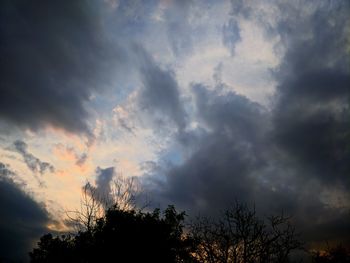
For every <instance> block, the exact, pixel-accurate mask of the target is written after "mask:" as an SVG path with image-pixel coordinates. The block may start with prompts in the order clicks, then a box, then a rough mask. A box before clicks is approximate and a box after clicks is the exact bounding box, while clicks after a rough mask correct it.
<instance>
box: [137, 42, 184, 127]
mask: <svg viewBox="0 0 350 263" xmlns="http://www.w3.org/2000/svg"><path fill="white" fill-rule="evenodd" d="M138 52H139V56H140V58H141V60H142V63H141V64H142V66H141V69H140V72H141V78H142V83H143V89H142V91H141V94H140V105H141V107H142V109H145V110H146V111H148V112H150V113H151V114H154V117H157V116H159V117H160V118H162V117H165V118H167V119H168V120H170V121H172V122H174V123H175V124H176V125H177V127H178V128H179V129H183V128H184V127H185V126H186V113H185V110H184V108H183V105H182V103H181V98H180V91H179V87H178V84H177V82H176V79H175V76H174V73H173V72H171V71H170V70H165V69H162V68H161V67H160V66H159V65H157V63H156V62H155V61H154V60H153V58H152V57H150V55H149V54H147V53H146V52H145V51H144V50H142V49H140V48H139V51H138Z"/></svg>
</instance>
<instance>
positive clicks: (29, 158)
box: [13, 140, 55, 174]
mask: <svg viewBox="0 0 350 263" xmlns="http://www.w3.org/2000/svg"><path fill="white" fill-rule="evenodd" d="M13 146H14V150H15V151H17V152H18V153H19V154H21V155H22V157H23V159H24V162H25V163H26V165H27V166H28V168H29V169H30V170H31V171H32V172H34V173H38V172H39V173H40V174H44V173H45V172H47V171H49V172H51V173H53V172H54V171H55V167H54V166H53V165H52V164H50V163H48V162H43V161H41V160H40V159H39V158H37V157H35V156H34V155H33V154H31V153H30V152H28V145H27V144H26V143H25V142H24V141H21V140H17V141H15V142H14V143H13Z"/></svg>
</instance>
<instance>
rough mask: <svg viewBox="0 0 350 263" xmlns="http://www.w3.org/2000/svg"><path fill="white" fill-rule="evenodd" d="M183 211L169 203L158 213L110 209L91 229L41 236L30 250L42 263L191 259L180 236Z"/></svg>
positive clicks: (187, 243)
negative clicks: (35, 246) (67, 233)
mask: <svg viewBox="0 0 350 263" xmlns="http://www.w3.org/2000/svg"><path fill="white" fill-rule="evenodd" d="M184 217H185V213H184V212H182V213H177V212H176V210H175V208H174V207H173V206H169V207H168V208H167V209H166V210H165V211H164V213H163V214H162V215H161V213H160V210H159V209H156V210H154V212H153V213H144V212H136V211H135V210H130V211H123V210H119V209H109V210H108V211H106V214H105V216H104V217H102V218H100V219H99V220H97V222H96V224H95V226H94V227H93V228H92V229H91V230H90V231H88V230H86V231H83V232H79V233H78V234H77V235H75V236H60V237H53V236H52V235H51V234H47V235H44V236H43V237H42V238H41V239H40V242H39V243H38V247H37V248H35V249H34V250H33V251H32V252H31V253H30V259H31V262H33V263H44V262H193V261H192V258H191V250H190V248H191V247H193V246H192V245H191V241H190V240H189V239H185V238H184V236H183V221H184Z"/></svg>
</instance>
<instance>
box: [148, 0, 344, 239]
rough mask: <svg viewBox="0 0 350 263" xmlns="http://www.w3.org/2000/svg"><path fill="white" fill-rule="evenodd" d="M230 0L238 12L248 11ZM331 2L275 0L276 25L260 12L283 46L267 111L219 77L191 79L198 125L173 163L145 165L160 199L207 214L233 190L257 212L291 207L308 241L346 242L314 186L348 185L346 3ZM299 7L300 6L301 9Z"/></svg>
mask: <svg viewBox="0 0 350 263" xmlns="http://www.w3.org/2000/svg"><path fill="white" fill-rule="evenodd" d="M233 3H234V4H237V3H238V5H235V6H236V7H237V8H236V9H237V10H238V11H237V10H236V9H235V10H236V11H235V12H243V16H244V17H245V18H247V19H248V18H252V17H253V14H254V12H256V10H253V8H252V7H245V6H244V5H245V4H244V2H241V1H238V2H236V1H233ZM335 3H337V4H335V5H333V6H329V5H322V4H320V5H318V4H317V3H315V6H314V5H312V4H310V5H309V6H307V7H305V6H303V5H300V6H298V5H297V6H294V5H293V2H283V4H280V5H278V7H279V9H280V11H281V14H282V15H281V20H280V21H279V22H278V24H277V27H275V28H273V27H272V26H271V24H269V23H267V22H266V21H262V25H268V27H267V28H266V30H267V31H268V33H269V34H278V35H279V36H281V44H283V46H284V48H285V49H286V53H285V56H284V57H283V59H282V63H281V65H280V67H279V68H278V69H277V70H276V71H275V72H274V76H275V77H276V80H277V82H278V86H277V92H276V95H275V97H274V99H275V101H274V104H273V108H272V110H271V111H266V110H264V108H262V107H261V106H260V105H258V104H257V103H253V102H251V101H250V100H249V99H247V98H245V97H243V96H240V95H237V94H235V93H232V92H231V93H226V94H222V93H220V92H222V89H221V88H220V85H223V84H222V83H221V84H220V83H217V87H215V89H216V91H208V89H206V88H204V87H203V85H195V86H194V90H193V94H194V97H195V108H196V111H197V116H196V119H195V120H196V121H197V122H198V123H199V125H198V127H197V128H196V131H199V130H200V132H197V133H196V132H192V133H191V134H187V135H188V136H184V137H186V140H184V141H186V144H187V145H189V146H190V147H191V148H192V154H191V155H190V156H189V157H188V158H187V159H185V160H184V162H183V163H182V164H180V165H178V166H172V167H170V168H168V170H167V171H165V172H164V171H161V172H158V171H155V172H154V173H155V174H158V175H155V176H153V177H152V176H151V180H150V181H147V183H150V185H151V186H150V187H151V188H152V187H153V193H155V195H157V196H159V198H160V200H164V203H176V204H178V205H180V207H182V208H185V209H187V210H188V211H191V212H196V211H202V212H205V213H209V214H213V213H215V212H217V211H218V210H220V209H221V208H225V207H227V205H229V204H230V203H232V202H234V201H235V200H236V199H237V200H239V201H243V202H248V203H250V204H252V203H255V204H256V207H257V209H259V210H260V213H263V214H265V215H266V214H271V213H276V212H277V213H278V212H281V211H282V210H283V211H284V212H286V213H288V214H291V215H293V216H294V220H295V222H296V224H297V228H299V229H300V231H302V232H303V233H304V236H303V237H304V238H305V240H307V241H309V242H311V241H317V242H324V241H327V240H339V241H343V242H344V243H346V244H350V240H349V239H348V238H347V237H346V236H345V235H344V234H343V233H347V232H348V230H349V227H350V225H349V222H350V221H348V218H349V211H348V210H346V209H344V208H341V207H338V206H337V205H338V202H339V201H336V202H334V201H329V200H326V201H325V199H322V194H323V193H324V191H333V192H334V193H341V194H342V195H343V196H345V198H347V197H348V196H349V194H350V193H349V187H348V186H349V182H350V179H349V176H348V175H349V171H350V112H349V111H350V88H349V87H350V75H349V70H350V68H349V64H348V63H349V47H350V45H349V38H348V32H349V28H350V27H349V22H348V14H349V11H350V10H349V5H348V4H347V3H345V2H335ZM301 7H303V8H304V7H305V8H309V9H310V10H309V9H307V10H308V11H307V12H305V13H303V14H302V15H301V14H300V8H301ZM239 10H243V11H239ZM244 10H245V11H244ZM261 19H264V17H263V16H260V17H259V18H258V20H259V21H260V20H261ZM269 34H266V35H269ZM217 82H220V79H218V80H217ZM209 90H210V89H209ZM182 135H184V134H182ZM188 140H189V142H188ZM162 174H163V175H164V174H165V176H164V177H162ZM152 184H153V186H152ZM326 199H327V198H326ZM328 202H330V203H328ZM332 202H333V203H332ZM320 233H322V234H320Z"/></svg>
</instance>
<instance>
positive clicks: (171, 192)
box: [155, 85, 266, 212]
mask: <svg viewBox="0 0 350 263" xmlns="http://www.w3.org/2000/svg"><path fill="white" fill-rule="evenodd" d="M193 89H194V94H195V97H196V105H197V114H198V120H200V121H201V123H202V125H204V126H206V127H207V130H209V131H206V132H202V133H200V134H199V137H197V139H196V142H197V145H195V146H193V147H194V148H195V150H194V153H193V154H192V156H190V157H189V159H187V160H186V161H185V162H184V164H182V165H180V166H178V167H174V168H172V169H170V171H169V172H168V175H167V176H166V178H165V180H159V181H158V183H159V184H160V186H155V188H156V190H155V192H157V194H159V195H160V197H161V198H160V199H165V200H166V201H165V202H170V203H171V202H176V203H177V204H179V205H180V206H182V207H184V208H186V209H188V210H190V211H198V210H202V211H207V212H213V211H214V210H215V209H219V208H220V207H221V208H223V207H224V206H225V205H228V203H229V202H232V201H234V200H235V199H236V198H238V197H239V198H242V199H246V200H251V195H252V192H253V189H254V185H255V184H256V179H255V178H254V177H252V176H251V173H252V172H253V171H255V170H257V169H259V168H260V167H263V165H264V149H263V145H262V144H260V142H261V141H262V138H263V136H264V135H263V134H264V131H263V130H264V129H265V128H264V119H265V118H266V117H265V113H264V110H263V108H262V107H261V106H259V105H258V104H256V103H252V102H250V101H249V100H248V99H246V98H245V97H243V96H240V95H237V94H235V93H232V92H231V93H228V94H222V95H221V94H218V93H217V92H216V91H208V89H207V88H206V87H204V86H202V85H195V86H194V87H193ZM260 147H261V148H260Z"/></svg>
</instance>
